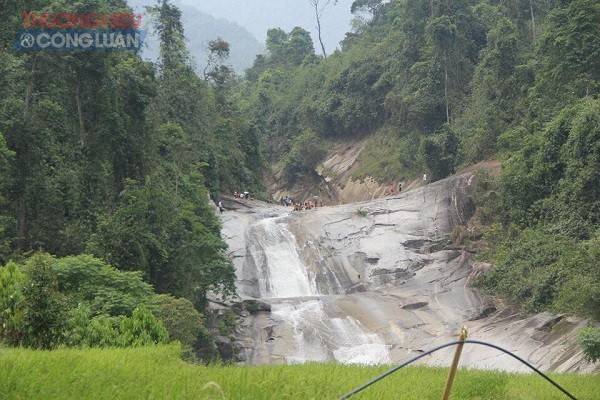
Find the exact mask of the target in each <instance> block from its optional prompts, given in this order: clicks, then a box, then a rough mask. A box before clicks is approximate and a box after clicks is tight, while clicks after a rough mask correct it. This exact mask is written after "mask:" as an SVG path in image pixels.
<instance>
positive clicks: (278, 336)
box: [222, 175, 597, 371]
mask: <svg viewBox="0 0 600 400" xmlns="http://www.w3.org/2000/svg"><path fill="white" fill-rule="evenodd" d="M473 179H474V178H473V177H472V176H471V175H462V176H458V177H452V178H449V179H446V180H443V181H440V182H436V183H434V184H431V185H428V186H426V187H424V188H420V189H416V190H413V191H410V192H406V193H402V194H400V195H397V196H396V197H390V198H383V199H379V200H374V201H370V202H364V203H358V204H348V205H343V206H337V207H324V208H318V209H315V210H310V211H305V212H297V213H294V212H291V211H290V209H286V208H283V207H279V206H273V205H267V204H264V203H260V202H252V201H247V202H244V204H243V205H239V206H236V207H233V208H234V209H232V210H229V211H227V212H225V213H224V214H223V216H222V218H223V226H224V230H223V234H224V237H225V239H226V240H227V242H228V244H229V247H230V256H231V258H232V260H233V262H234V264H235V267H236V272H237V277H238V282H237V287H238V293H239V295H240V297H241V298H242V300H243V303H244V304H245V305H247V306H248V307H245V309H246V310H251V311H250V312H248V313H247V314H246V315H247V316H246V317H245V318H244V319H243V322H242V325H241V327H240V329H239V332H238V337H237V341H238V343H237V346H238V347H239V348H240V349H241V356H242V358H243V359H244V360H245V362H247V363H251V364H265V363H295V362H305V361H339V362H344V363H365V364H381V363H391V362H397V361H400V360H403V359H405V358H407V357H409V356H412V355H414V354H417V352H420V351H423V350H426V349H428V348H431V347H433V346H435V345H438V344H442V343H445V342H448V341H451V340H453V339H455V338H456V335H457V333H458V331H459V330H460V328H461V327H462V326H467V327H468V329H469V332H470V335H471V337H472V338H476V339H480V340H486V341H490V342H493V343H495V344H497V345H499V346H502V347H505V348H507V349H509V350H511V351H514V352H516V354H518V355H520V356H521V357H523V358H525V359H527V360H529V361H530V362H532V363H533V364H534V365H536V366H539V367H541V368H542V369H544V370H553V371H592V370H594V368H595V366H593V365H590V364H588V363H586V362H585V361H584V359H583V355H582V354H581V351H580V350H579V349H578V346H577V341H576V331H577V330H578V329H579V328H581V327H583V326H585V324H586V322H585V321H582V320H578V319H575V318H569V317H565V316H556V315H551V314H548V313H542V314H538V315H530V316H526V315H522V314H520V313H518V312H516V311H514V310H512V309H511V308H509V307H506V306H503V305H501V304H494V303H493V302H491V301H490V300H489V299H486V298H485V297H483V296H482V295H480V294H479V292H478V291H477V290H476V289H473V288H472V287H471V286H470V285H469V282H470V281H471V280H472V279H473V278H474V277H475V276H476V275H478V274H481V273H484V272H485V269H486V268H489V267H488V266H482V265H481V264H474V263H472V262H471V255H470V253H468V252H465V251H462V250H460V249H453V247H452V246H449V244H450V241H449V239H448V237H449V234H450V232H451V231H452V229H453V228H454V227H455V226H457V225H459V224H464V223H466V222H467V221H468V219H469V218H470V217H471V215H472V213H473V212H474V206H473V202H472V200H471V197H470V193H471V190H472V183H473ZM474 265H475V266H474ZM484 267H485V268H484ZM451 354H452V350H447V351H442V352H440V353H437V354H436V355H434V356H431V357H429V358H427V359H426V361H425V362H426V363H429V364H431V365H448V364H449V363H450V360H451V358H452V357H451ZM462 363H463V365H465V366H469V367H476V368H484V369H502V370H509V371H521V370H524V368H523V367H522V366H521V365H519V364H517V363H516V362H514V361H513V360H512V359H510V358H509V357H507V356H503V355H500V354H498V353H497V352H495V351H494V350H492V349H489V350H488V349H487V348H475V347H472V346H467V347H466V348H465V350H464V352H463V361H462ZM596 367H597V366H596Z"/></svg>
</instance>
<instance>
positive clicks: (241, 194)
mask: <svg viewBox="0 0 600 400" xmlns="http://www.w3.org/2000/svg"><path fill="white" fill-rule="evenodd" d="M233 197H235V198H236V199H251V197H250V192H233Z"/></svg>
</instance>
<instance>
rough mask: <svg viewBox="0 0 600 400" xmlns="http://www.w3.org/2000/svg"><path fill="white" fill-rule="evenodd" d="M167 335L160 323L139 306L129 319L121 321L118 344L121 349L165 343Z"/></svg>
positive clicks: (142, 306)
mask: <svg viewBox="0 0 600 400" xmlns="http://www.w3.org/2000/svg"><path fill="white" fill-rule="evenodd" d="M168 339H169V333H168V332H167V329H166V328H165V326H164V324H163V323H162V321H160V320H159V319H157V318H156V317H155V316H154V315H153V314H152V313H151V312H150V310H149V309H148V308H147V307H146V306H144V305H141V306H139V307H138V308H136V309H135V310H134V311H133V315H132V316H131V317H130V318H124V319H123V320H121V325H120V337H119V343H120V345H121V346H123V347H128V346H134V347H135V346H148V345H152V344H163V343H167V341H168Z"/></svg>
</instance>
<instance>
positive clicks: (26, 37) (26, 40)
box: [21, 33, 35, 49]
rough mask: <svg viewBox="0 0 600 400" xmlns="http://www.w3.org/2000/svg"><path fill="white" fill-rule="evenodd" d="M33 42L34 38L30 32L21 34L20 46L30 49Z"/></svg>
mask: <svg viewBox="0 0 600 400" xmlns="http://www.w3.org/2000/svg"><path fill="white" fill-rule="evenodd" d="M34 44H35V38H34V37H33V35H32V34H31V33H24V34H22V35H21V47H24V48H26V49H30V48H32V47H33V45H34Z"/></svg>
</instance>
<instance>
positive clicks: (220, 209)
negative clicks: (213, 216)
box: [219, 200, 225, 214]
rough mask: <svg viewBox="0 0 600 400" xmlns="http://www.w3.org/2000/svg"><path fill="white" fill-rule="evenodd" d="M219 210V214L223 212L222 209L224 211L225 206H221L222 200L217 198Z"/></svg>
mask: <svg viewBox="0 0 600 400" xmlns="http://www.w3.org/2000/svg"><path fill="white" fill-rule="evenodd" d="M219 211H220V212H221V214H223V211H225V208H223V202H222V201H221V200H219Z"/></svg>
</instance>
